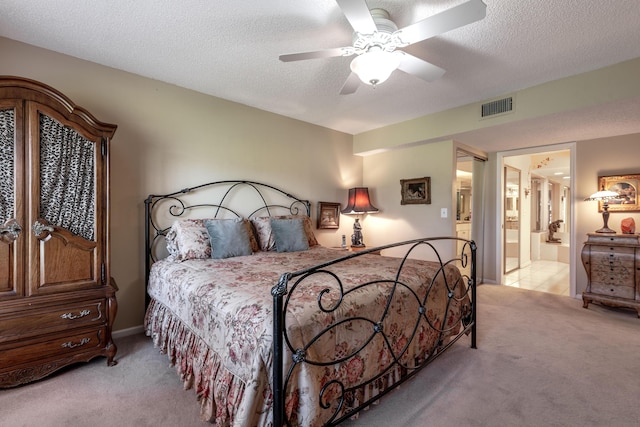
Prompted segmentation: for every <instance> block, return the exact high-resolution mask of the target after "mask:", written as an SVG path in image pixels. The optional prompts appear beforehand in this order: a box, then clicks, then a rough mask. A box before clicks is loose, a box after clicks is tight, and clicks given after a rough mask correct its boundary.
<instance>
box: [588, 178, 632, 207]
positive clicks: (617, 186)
mask: <svg viewBox="0 0 640 427" xmlns="http://www.w3.org/2000/svg"><path fill="white" fill-rule="evenodd" d="M639 186H640V175H613V176H599V177H598V189H603V188H604V189H605V190H609V191H614V192H616V193H618V194H619V195H620V198H619V199H613V200H608V203H609V211H610V212H637V211H640V205H638V187H639ZM602 204H603V202H602V201H599V202H598V212H602Z"/></svg>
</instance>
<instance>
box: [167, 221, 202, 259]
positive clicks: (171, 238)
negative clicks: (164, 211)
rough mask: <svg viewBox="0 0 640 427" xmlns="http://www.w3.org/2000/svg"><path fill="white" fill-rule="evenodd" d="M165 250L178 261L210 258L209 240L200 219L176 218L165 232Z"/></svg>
mask: <svg viewBox="0 0 640 427" xmlns="http://www.w3.org/2000/svg"><path fill="white" fill-rule="evenodd" d="M167 250H168V251H169V253H172V251H173V252H174V253H173V254H174V255H175V257H176V260H178V261H185V260H188V259H207V258H211V242H210V240H209V234H208V233H207V229H206V228H204V224H203V222H202V220H201V219H179V220H176V221H175V222H174V223H173V225H172V226H171V230H169V232H168V233H167Z"/></svg>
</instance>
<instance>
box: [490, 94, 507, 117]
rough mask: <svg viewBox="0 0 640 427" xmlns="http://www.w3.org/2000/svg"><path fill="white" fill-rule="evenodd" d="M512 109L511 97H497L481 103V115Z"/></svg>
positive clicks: (505, 111)
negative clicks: (494, 99)
mask: <svg viewBox="0 0 640 427" xmlns="http://www.w3.org/2000/svg"><path fill="white" fill-rule="evenodd" d="M510 111H513V97H512V96H510V97H508V98H503V99H498V100H496V101H491V102H487V103H484V104H482V117H489V116H495V115H496V114H503V113H508V112H510Z"/></svg>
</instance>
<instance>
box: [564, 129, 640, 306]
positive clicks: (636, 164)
mask: <svg viewBox="0 0 640 427" xmlns="http://www.w3.org/2000/svg"><path fill="white" fill-rule="evenodd" d="M627 174H640V134H634V135H626V136H618V137H612V138H601V139H593V140H589V141H580V142H579V143H578V144H576V179H575V190H574V191H573V196H574V203H575V205H574V206H575V208H576V217H577V220H576V234H577V238H576V242H577V245H576V246H577V247H576V248H575V253H574V256H575V262H576V266H577V269H576V289H577V292H578V293H581V292H582V291H583V290H584V289H585V287H586V283H587V275H586V273H585V270H584V268H583V267H582V261H581V258H580V251H581V250H582V244H583V243H584V241H585V240H586V235H587V233H593V232H594V231H595V230H597V229H599V228H601V227H602V222H603V221H602V214H601V213H599V212H598V206H597V202H587V201H584V199H585V198H586V197H589V195H591V194H593V193H595V192H596V191H597V190H598V177H599V176H609V175H627ZM624 218H633V219H634V220H635V222H636V233H640V212H612V213H611V215H610V217H609V222H608V224H609V228H612V229H614V230H616V231H617V232H620V222H621V221H622V219H624Z"/></svg>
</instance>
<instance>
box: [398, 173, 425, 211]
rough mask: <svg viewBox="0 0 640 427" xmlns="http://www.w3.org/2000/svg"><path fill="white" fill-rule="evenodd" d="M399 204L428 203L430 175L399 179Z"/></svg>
mask: <svg viewBox="0 0 640 427" xmlns="http://www.w3.org/2000/svg"><path fill="white" fill-rule="evenodd" d="M400 194H401V195H402V199H401V200H400V204H401V205H430V204H431V177H428V176H427V177H424V178H412V179H401V180H400Z"/></svg>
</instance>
